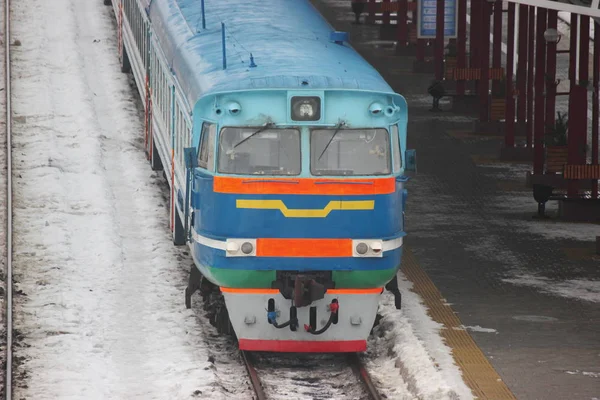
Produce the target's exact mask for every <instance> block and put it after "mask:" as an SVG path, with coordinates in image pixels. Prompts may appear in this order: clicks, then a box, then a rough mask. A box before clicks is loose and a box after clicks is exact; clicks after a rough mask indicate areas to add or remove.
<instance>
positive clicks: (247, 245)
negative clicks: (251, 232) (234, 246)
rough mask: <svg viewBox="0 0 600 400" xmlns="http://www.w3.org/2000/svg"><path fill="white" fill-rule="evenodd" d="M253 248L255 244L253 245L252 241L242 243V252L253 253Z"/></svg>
mask: <svg viewBox="0 0 600 400" xmlns="http://www.w3.org/2000/svg"><path fill="white" fill-rule="evenodd" d="M253 250H254V246H252V243H250V242H245V243H244V244H243V245H242V253H244V254H246V255H247V254H251V253H252V251H253Z"/></svg>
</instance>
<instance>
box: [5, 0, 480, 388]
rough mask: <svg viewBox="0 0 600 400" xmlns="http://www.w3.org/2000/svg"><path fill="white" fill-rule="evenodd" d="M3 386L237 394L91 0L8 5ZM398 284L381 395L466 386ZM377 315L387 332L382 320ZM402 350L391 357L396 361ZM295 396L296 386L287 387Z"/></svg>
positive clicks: (241, 380) (111, 35)
mask: <svg viewBox="0 0 600 400" xmlns="http://www.w3.org/2000/svg"><path fill="white" fill-rule="evenodd" d="M13 29H14V37H15V39H18V40H20V41H21V43H22V46H20V47H16V48H15V49H14V50H15V54H14V59H13V74H14V76H13V79H14V83H13V91H14V92H13V96H14V102H15V103H14V113H15V127H14V131H15V136H14V145H15V152H14V154H15V166H16V171H15V191H16V192H15V238H16V239H15V252H16V255H15V272H16V276H15V280H16V290H18V293H19V295H18V296H17V298H16V299H15V302H16V308H15V316H16V321H15V324H16V329H17V332H18V335H17V336H18V337H17V339H18V343H17V346H16V349H15V353H16V354H15V356H16V360H17V365H16V371H15V376H16V379H15V392H16V393H15V396H14V397H15V398H31V399H59V398H60V399H71V398H72V399H144V400H146V399H167V398H168V399H184V398H185V399H187V398H203V399H207V398H214V399H225V398H227V399H249V398H251V396H252V395H251V392H250V389H249V385H248V383H247V378H246V373H245V370H244V368H243V366H242V364H241V362H240V360H239V357H238V356H237V353H236V350H235V347H234V346H233V343H232V342H231V341H230V340H228V339H223V338H218V337H217V335H216V332H215V330H214V329H213V328H212V327H211V326H210V325H209V324H208V321H207V320H206V318H204V317H202V316H201V315H202V311H201V307H200V306H199V304H198V303H200V300H199V298H198V297H195V299H194V301H195V303H194V304H195V306H194V308H193V309H192V310H186V309H185V307H184V304H183V289H184V287H185V285H186V283H187V274H188V271H189V269H190V266H191V259H190V257H189V255H188V254H187V253H186V251H185V249H183V248H175V247H173V245H172V244H171V239H170V232H169V230H168V220H167V215H168V211H167V190H166V188H165V184H164V181H163V180H162V177H161V175H162V174H161V173H154V172H152V171H151V170H150V168H149V166H148V162H147V161H146V159H145V156H144V152H143V150H142V140H143V136H142V135H143V125H142V122H141V117H142V115H143V113H142V110H141V109H140V102H139V101H138V100H137V99H136V98H135V96H136V92H135V91H134V90H133V89H132V87H131V78H130V77H128V76H126V75H123V74H121V73H120V72H119V65H118V60H117V57H116V37H115V36H116V35H115V31H114V29H115V24H114V22H113V16H112V13H111V12H109V8H107V7H105V6H103V5H102V2H101V1H100V0H95V1H81V0H54V1H47V0H20V1H19V2H14V3H13ZM409 287H410V283H409V282H407V281H406V280H405V279H403V278H402V277H401V289H402V290H404V293H405V295H404V302H405V308H404V310H403V311H402V312H399V311H396V310H395V309H394V308H393V301H392V300H391V298H390V297H389V296H387V295H386V297H385V299H384V300H385V301H384V303H383V305H382V314H383V315H384V318H383V320H382V325H381V327H380V328H378V332H379V334H378V335H377V336H376V337H373V338H372V339H371V340H370V343H369V345H370V353H369V354H367V356H366V357H367V361H368V362H369V365H370V366H371V368H372V370H373V374H374V375H375V377H376V379H378V381H379V384H380V385H381V387H382V390H383V391H385V392H387V393H389V394H390V396H389V397H390V398H395V399H396V398H398V399H416V398H427V399H446V398H465V399H469V398H472V396H471V394H470V391H469V389H468V388H467V387H466V386H465V384H464V383H463V381H462V379H461V376H460V371H459V369H458V368H457V367H456V366H455V364H454V362H453V359H452V356H451V355H450V350H449V348H448V347H447V346H446V345H445V344H444V343H443V341H442V339H441V338H440V336H439V329H440V327H439V325H437V324H435V323H433V322H432V321H431V320H430V319H429V317H427V314H426V309H425V308H424V307H423V306H422V305H421V301H420V299H419V298H418V296H417V295H415V294H413V293H412V292H410V290H409ZM383 327H387V328H388V329H387V330H383ZM398 359H399V360H400V361H398ZM297 398H301V397H297Z"/></svg>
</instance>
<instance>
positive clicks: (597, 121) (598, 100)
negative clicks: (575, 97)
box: [592, 22, 600, 198]
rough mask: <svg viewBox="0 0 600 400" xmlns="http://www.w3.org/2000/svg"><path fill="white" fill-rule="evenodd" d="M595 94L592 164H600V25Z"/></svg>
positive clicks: (596, 33) (594, 189)
mask: <svg viewBox="0 0 600 400" xmlns="http://www.w3.org/2000/svg"><path fill="white" fill-rule="evenodd" d="M593 68H594V93H593V95H592V164H598V139H599V135H600V133H599V132H598V131H599V126H600V94H599V93H598V92H599V91H600V24H599V23H597V22H596V24H595V25H594V62H593ZM597 197H598V181H597V180H596V181H593V182H592V198H597Z"/></svg>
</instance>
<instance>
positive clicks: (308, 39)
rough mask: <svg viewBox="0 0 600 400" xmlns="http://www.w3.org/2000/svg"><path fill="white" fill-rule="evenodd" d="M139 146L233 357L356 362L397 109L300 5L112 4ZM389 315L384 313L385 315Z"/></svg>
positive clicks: (401, 104) (381, 260)
mask: <svg viewBox="0 0 600 400" xmlns="http://www.w3.org/2000/svg"><path fill="white" fill-rule="evenodd" d="M112 4H113V8H114V10H115V13H116V17H117V26H118V38H119V56H120V60H121V67H122V70H123V71H124V72H128V71H130V70H131V71H132V72H133V75H134V77H135V81H136V82H137V87H138V90H139V93H140V96H141V98H142V100H143V101H144V104H145V121H146V124H145V132H144V137H145V143H146V151H147V156H148V158H149V161H150V164H151V166H152V168H153V169H155V170H161V169H162V170H164V173H165V175H166V178H167V180H168V182H169V185H170V189H171V207H170V210H171V212H170V221H171V223H170V226H171V230H172V232H173V241H174V243H175V244H177V245H184V244H186V245H188V246H189V248H190V251H191V254H192V256H193V259H194V264H195V265H194V266H193V267H192V271H191V273H190V281H189V285H188V288H187V289H186V305H187V306H188V307H190V303H191V295H192V293H194V291H195V290H196V289H198V288H200V289H203V288H205V287H207V285H208V287H211V286H212V287H217V288H218V290H219V292H220V293H221V294H222V297H223V298H224V304H225V305H226V307H224V308H223V309H221V310H220V311H219V313H218V315H217V316H216V317H215V320H216V321H220V322H219V323H218V324H217V325H218V326H219V327H220V328H222V329H221V330H226V328H225V327H224V326H227V327H229V328H233V331H234V332H235V335H236V336H237V338H238V343H239V347H240V348H241V349H244V350H261V351H303V352H350V351H364V350H365V349H366V339H367V337H368V335H369V332H370V330H371V328H372V326H373V322H374V320H375V316H376V313H377V306H378V301H379V298H380V295H381V293H382V291H383V289H384V287H386V285H387V287H388V289H390V290H392V292H394V294H396V295H397V299H398V302H399V292H398V289H397V284H396V285H394V282H395V277H396V273H397V271H398V268H399V267H400V260H401V255H402V244H403V237H404V236H405V231H404V208H405V202H406V196H407V191H406V189H405V188H404V186H405V182H406V181H407V180H408V178H407V177H406V175H405V171H409V170H414V161H415V154H414V151H411V150H406V125H407V107H406V101H405V100H404V98H403V97H402V96H400V95H399V94H396V93H394V91H393V90H392V89H391V88H390V87H389V85H388V84H387V83H386V82H385V81H384V80H383V78H382V77H381V76H380V75H379V74H378V73H377V71H376V70H375V69H373V68H372V67H371V66H370V65H369V64H368V63H367V62H366V61H365V60H364V59H363V58H361V57H360V56H359V55H358V54H357V53H356V52H355V51H354V50H353V49H352V47H351V46H350V45H349V44H348V43H347V39H348V38H347V35H346V34H345V33H344V32H336V31H334V30H333V29H332V27H331V26H330V25H329V24H328V23H327V22H326V21H325V20H324V18H323V17H322V16H321V15H320V14H319V13H318V12H317V11H316V10H315V9H314V7H313V6H312V5H311V4H310V3H309V2H308V1H307V0H270V1H256V0H250V1H248V0H243V1H242V0H228V1H220V0H112ZM397 307H399V304H397Z"/></svg>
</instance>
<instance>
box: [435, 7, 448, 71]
mask: <svg viewBox="0 0 600 400" xmlns="http://www.w3.org/2000/svg"><path fill="white" fill-rule="evenodd" d="M445 3H446V2H445V0H437V3H436V5H437V8H436V15H435V79H436V80H438V81H441V80H442V79H443V78H444V6H445Z"/></svg>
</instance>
